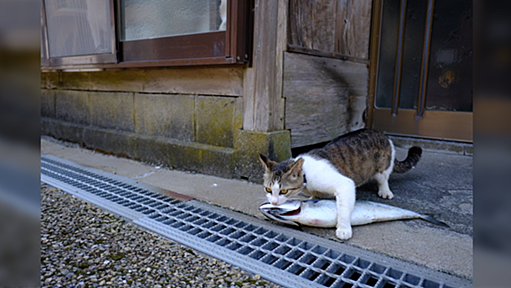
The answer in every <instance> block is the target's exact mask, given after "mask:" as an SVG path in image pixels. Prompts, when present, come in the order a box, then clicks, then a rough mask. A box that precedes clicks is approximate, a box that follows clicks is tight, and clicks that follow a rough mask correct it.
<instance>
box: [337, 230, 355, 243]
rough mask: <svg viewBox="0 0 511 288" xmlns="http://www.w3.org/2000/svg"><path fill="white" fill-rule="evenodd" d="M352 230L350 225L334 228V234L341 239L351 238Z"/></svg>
mask: <svg viewBox="0 0 511 288" xmlns="http://www.w3.org/2000/svg"><path fill="white" fill-rule="evenodd" d="M352 233H353V232H352V230H351V227H349V228H337V230H335V236H337V238H339V239H341V240H348V239H350V238H351V236H352Z"/></svg>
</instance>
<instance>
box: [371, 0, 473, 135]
mask: <svg viewBox="0 0 511 288" xmlns="http://www.w3.org/2000/svg"><path fill="white" fill-rule="evenodd" d="M432 3H434V0H429V3H428V4H429V5H432ZM382 5H383V0H374V1H373V9H372V16H371V38H370V43H369V60H370V65H369V91H368V92H369V93H368V109H367V117H366V127H371V128H376V129H379V130H383V131H385V132H387V133H388V134H393V135H402V136H412V137H420V138H430V139H440V140H453V141H460V142H473V129H472V127H473V112H450V111H428V110H425V109H424V103H423V102H422V101H419V105H418V107H417V109H416V110H412V109H399V113H397V107H395V105H393V107H394V108H377V107H376V105H375V100H376V91H377V76H378V68H379V67H378V64H379V61H378V57H379V51H380V49H379V48H380V41H381V39H380V35H381V20H382V13H383V9H382ZM429 8H430V10H429V11H428V15H432V14H433V11H432V7H429ZM428 29H429V31H426V33H430V31H431V27H428V25H426V30H428ZM426 33H425V34H426ZM425 43H429V41H427V42H425ZM424 51H426V53H423V59H424V56H426V61H427V59H429V47H426V49H424ZM427 66H428V65H422V68H426V69H427ZM427 80H428V79H427V70H425V71H424V69H422V71H421V82H422V83H421V89H420V93H421V94H422V96H423V95H425V91H426V90H425V89H426V88H425V87H426V83H427ZM422 99H425V96H424V97H422ZM447 123H448V124H447Z"/></svg>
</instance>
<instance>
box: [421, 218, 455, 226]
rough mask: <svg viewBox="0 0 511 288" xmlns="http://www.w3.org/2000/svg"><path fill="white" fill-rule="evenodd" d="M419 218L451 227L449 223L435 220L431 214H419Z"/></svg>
mask: <svg viewBox="0 0 511 288" xmlns="http://www.w3.org/2000/svg"><path fill="white" fill-rule="evenodd" d="M421 219H423V220H426V221H428V222H430V223H433V224H436V225H438V226H442V227H446V228H451V227H449V225H447V224H445V223H444V222H442V221H439V220H436V219H435V218H433V216H431V215H421Z"/></svg>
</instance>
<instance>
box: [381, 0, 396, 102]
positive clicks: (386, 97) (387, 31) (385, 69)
mask: <svg viewBox="0 0 511 288" xmlns="http://www.w3.org/2000/svg"><path fill="white" fill-rule="evenodd" d="M382 9H383V15H382V24H381V25H382V27H381V38H380V41H381V42H380V56H379V59H378V61H379V64H378V78H377V87H378V90H377V91H376V107H379V108H390V107H391V106H392V94H393V89H394V71H395V66H396V65H395V64H396V49H397V36H398V31H399V0H389V1H384V5H383V8H382Z"/></svg>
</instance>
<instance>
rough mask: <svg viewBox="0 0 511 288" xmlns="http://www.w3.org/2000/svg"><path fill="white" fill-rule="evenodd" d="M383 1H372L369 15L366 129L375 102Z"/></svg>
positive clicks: (371, 122)
mask: <svg viewBox="0 0 511 288" xmlns="http://www.w3.org/2000/svg"><path fill="white" fill-rule="evenodd" d="M382 2H383V0H374V2H373V5H372V13H371V34H370V36H371V39H370V41H369V61H370V62H369V63H370V65H369V95H368V97H367V118H366V127H369V128H372V127H373V113H374V103H375V101H376V76H377V75H378V74H377V73H378V55H379V53H380V35H381V31H380V30H381V18H382V15H381V14H382V5H383V3H382Z"/></svg>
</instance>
